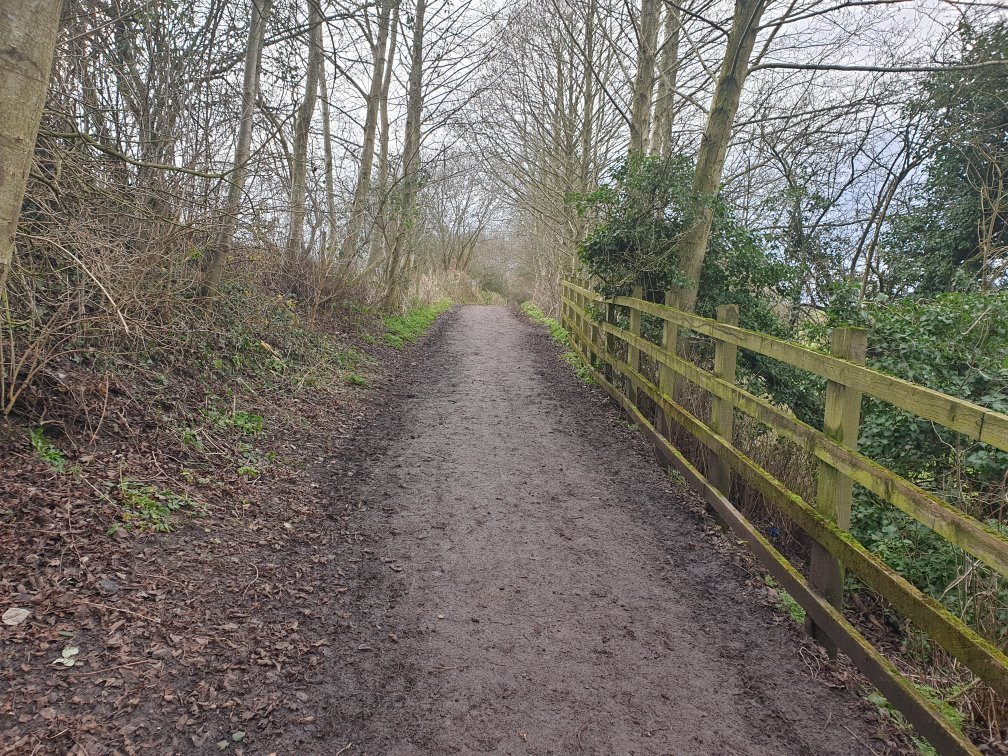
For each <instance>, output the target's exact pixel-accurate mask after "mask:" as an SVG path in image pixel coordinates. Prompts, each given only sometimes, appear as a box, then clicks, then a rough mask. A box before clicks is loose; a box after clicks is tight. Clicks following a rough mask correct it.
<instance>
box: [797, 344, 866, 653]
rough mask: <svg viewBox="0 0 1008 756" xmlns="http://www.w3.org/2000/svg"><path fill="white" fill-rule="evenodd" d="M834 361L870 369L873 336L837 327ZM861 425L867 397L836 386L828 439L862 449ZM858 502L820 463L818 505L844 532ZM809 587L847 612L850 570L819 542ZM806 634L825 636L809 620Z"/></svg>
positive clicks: (846, 483) (831, 390) (830, 394)
mask: <svg viewBox="0 0 1008 756" xmlns="http://www.w3.org/2000/svg"><path fill="white" fill-rule="evenodd" d="M831 338H832V345H831V348H832V354H833V356H834V357H839V358H841V359H844V360H847V361H849V362H854V363H857V364H864V361H865V355H866V354H867V348H868V334H867V332H866V331H865V330H864V329H863V328H836V329H834V330H833V333H832V335H831ZM860 423H861V392H860V391H857V390H856V389H852V388H848V387H847V386H845V385H843V384H842V383H836V382H835V381H830V382H829V383H828V384H827V385H826V409H825V414H824V415H823V435H825V436H826V437H827V438H830V439H832V440H833V441H835V442H836V443H838V444H840V445H841V446H845V447H847V448H849V449H855V450H856V449H857V442H858V428H859V426H860ZM853 500H854V481H852V480H851V479H850V478H849V477H847V476H846V475H844V474H843V473H841V472H840V471H839V470H837V469H836V468H835V467H833V465H831V464H829V463H828V462H824V461H822V460H820V461H819V465H818V470H817V474H816V499H815V506H816V509H817V510H819V513H820V514H821V515H822V516H823V517H826V518H827V519H829V520H832V521H833V522H835V523H836V524H837V525H838V526H839V527H841V528H843V529H844V530H850V515H851V504H852V502H853ZM809 583H810V584H811V585H812V586H813V587H814V588H815V589H816V590H818V591H819V593H821V594H822V595H823V596H824V597H825V598H826V599H827V600H828V601H829V602H830V603H831V604H833V606H835V607H836V608H837V609H843V584H844V568H843V565H842V564H841V563H840V562H838V561H837V560H836V559H835V558H834V557H833V555H832V554H830V553H829V552H828V551H827V550H826V549H824V548H823V547H822V546H820V545H819V544H817V543H813V544H812V545H811V549H810V552H809ZM805 629H806V630H808V632H809V634H810V635H811V636H812V637H813V638H816V639H817V640H822V639H823V636H822V633H821V632H820V631H819V628H817V627H816V624H815V622H814V621H813V620H812V619H811V618H808V620H807V622H806V623H805ZM823 646H824V648H825V649H826V651H827V653H828V654H829V655H830V657H833V656H835V655H836V646H835V645H833V644H831V643H824V644H823Z"/></svg>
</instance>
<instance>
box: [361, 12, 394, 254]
mask: <svg viewBox="0 0 1008 756" xmlns="http://www.w3.org/2000/svg"><path fill="white" fill-rule="evenodd" d="M399 7H400V2H399V0H395V3H394V5H393V8H392V20H391V21H390V22H389V26H390V27H391V33H390V34H389V43H388V52H387V53H386V54H385V60H386V61H392V60H394V59H395V51H396V42H397V41H398V36H399ZM391 86H392V64H391V63H388V64H387V65H386V66H385V77H384V79H383V80H382V89H381V96H380V97H379V103H378V114H379V117H380V119H381V136H380V137H379V140H378V182H377V184H376V185H375V186H376V188H377V190H378V212H377V214H376V216H375V219H374V224H373V226H372V228H371V234H370V236H371V244H370V249H369V250H368V263H367V267H368V268H372V267H373V266H374V265H376V264H377V261H378V257H379V255H381V250H382V245H383V243H384V239H385V225H386V219H387V218H388V189H389V187H388V174H389V111H388V98H389V89H390V88H391Z"/></svg>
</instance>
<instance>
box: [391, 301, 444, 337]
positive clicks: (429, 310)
mask: <svg viewBox="0 0 1008 756" xmlns="http://www.w3.org/2000/svg"><path fill="white" fill-rule="evenodd" d="M451 306H452V301H451V300H450V299H439V300H438V301H436V302H434V303H433V304H429V305H423V306H421V307H414V308H413V309H412V310H409V311H408V312H406V313H405V314H403V315H389V316H388V317H386V318H385V343H386V344H388V345H389V346H392V347H395V348H396V349H402V348H403V347H404V346H406V345H407V344H412V343H414V342H415V341H416V340H417V339H419V338H420V337H421V336H423V335H424V334H425V333H427V329H428V328H430V327H431V325H432V324H433V323H434V320H435V319H436V318H437V316H438V315H440V314H441V313H442V312H444V311H445V310H447V309H449V308H450V307H451Z"/></svg>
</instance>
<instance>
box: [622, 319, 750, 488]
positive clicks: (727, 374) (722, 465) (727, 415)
mask: <svg viewBox="0 0 1008 756" xmlns="http://www.w3.org/2000/svg"><path fill="white" fill-rule="evenodd" d="M738 317H739V310H738V305H722V306H721V307H718V309H717V318H718V322H719V323H727V324H728V325H737V324H738ZM737 357H738V347H737V346H735V345H734V344H731V343H729V342H727V341H718V342H716V343H715V345H714V375H716V376H717V377H718V378H720V379H721V380H722V381H724V382H725V383H735V367H736V363H737ZM630 367H631V368H633V365H631V366H630ZM636 372H640V371H639V370H638V371H636ZM670 396H671V394H670ZM711 428H713V429H714V432H715V433H717V434H718V435H719V436H722V437H723V438H727V439H728V440H729V441H730V440H731V439H732V438H733V436H734V428H735V408H734V407H733V406H732V403H731V402H730V401H728V400H726V399H721V398H719V397H714V398H713V400H712V402H711ZM707 477H708V478H709V479H710V482H711V483H713V484H714V487H715V488H716V489H717V490H718V491H720V492H721V493H723V494H724V495H725V496H731V467H729V465H728V463H727V462H726V461H725V460H723V459H721V458H720V457H714V458H713V459H711V464H710V471H709V474H708V476H707Z"/></svg>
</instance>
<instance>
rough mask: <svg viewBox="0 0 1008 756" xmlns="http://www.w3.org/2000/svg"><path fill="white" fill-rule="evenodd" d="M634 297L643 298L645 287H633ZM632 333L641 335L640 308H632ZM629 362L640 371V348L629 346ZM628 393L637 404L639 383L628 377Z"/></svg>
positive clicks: (628, 396) (631, 366) (631, 400)
mask: <svg viewBox="0 0 1008 756" xmlns="http://www.w3.org/2000/svg"><path fill="white" fill-rule="evenodd" d="M633 298H634V299H643V298H644V289H642V288H641V287H640V286H634V287H633ZM629 330H630V333H632V334H633V335H634V336H637V337H640V335H641V313H640V310H637V309H635V308H630V329H629ZM627 363H628V364H629V365H630V369H631V370H633V371H634V372H635V373H639V372H640V349H638V348H637V347H635V346H633V345H629V346H628V347H627ZM626 395H627V398H628V399H629V400H630V404H632V405H633V406H634V407H636V406H637V385H636V384H635V383H634V382H633V381H632V380H631V379H630V378H629V377H628V378H627V380H626Z"/></svg>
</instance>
